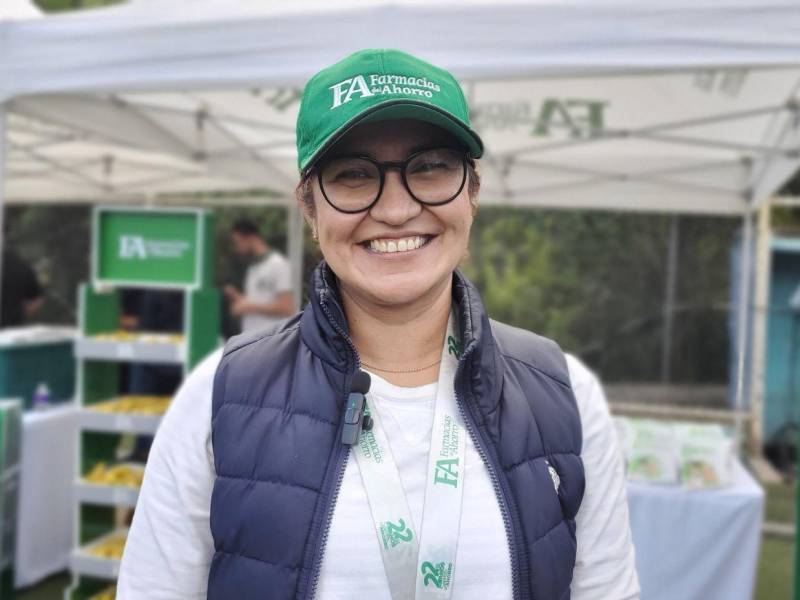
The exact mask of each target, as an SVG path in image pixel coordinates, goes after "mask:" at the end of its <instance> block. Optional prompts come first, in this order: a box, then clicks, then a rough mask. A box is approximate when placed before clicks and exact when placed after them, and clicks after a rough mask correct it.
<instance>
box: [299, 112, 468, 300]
mask: <svg viewBox="0 0 800 600" xmlns="http://www.w3.org/2000/svg"><path fill="white" fill-rule="evenodd" d="M436 147H454V140H453V138H452V137H451V136H450V135H449V134H447V133H446V132H445V131H443V130H441V129H439V128H438V127H435V126H433V125H429V124H428V123H424V122H421V121H410V120H399V121H381V122H377V123H367V124H364V125H360V126H358V127H356V128H354V129H353V131H351V132H350V133H348V134H347V135H346V136H345V137H344V138H343V139H342V140H341V141H340V142H338V143H337V144H336V146H335V147H334V148H332V149H331V151H330V152H329V153H328V155H327V156H326V159H328V158H330V157H336V156H349V155H360V156H368V157H370V158H373V159H375V160H377V161H402V160H405V159H406V158H407V157H408V156H409V155H411V154H413V153H414V152H415V151H417V150H419V149H421V148H436ZM312 182H313V194H314V213H315V214H313V215H312V214H310V213H309V211H308V210H306V218H307V219H308V220H309V221H310V222H311V224H312V227H314V229H315V230H316V231H317V234H318V236H319V245H320V249H321V250H322V254H323V256H324V257H325V260H326V261H327V262H328V264H329V265H330V267H331V269H333V272H334V273H336V275H337V277H338V278H339V283H340V288H341V290H342V293H343V295H345V296H347V297H349V298H350V299H352V300H354V301H356V302H358V303H359V304H360V305H362V306H364V303H367V304H368V305H374V306H380V307H400V306H404V305H411V304H414V303H418V302H424V301H425V300H426V299H433V298H436V297H438V296H439V295H440V294H442V293H445V292H447V291H449V289H450V282H451V277H452V273H453V270H454V269H455V268H456V267H457V266H458V264H459V262H460V261H461V259H462V258H463V257H464V255H465V253H466V251H467V243H468V240H469V231H470V227H471V226H472V206H471V204H470V198H469V192H468V185H467V184H465V185H464V187H463V189H462V190H461V192H460V193H459V194H458V196H456V198H455V199H454V200H453V201H452V202H449V203H447V204H444V205H441V206H425V205H422V204H420V203H419V202H417V201H416V200H414V198H412V197H411V195H410V194H409V193H408V191H407V190H406V188H405V186H404V185H403V183H402V180H401V176H400V173H399V171H398V170H397V169H389V170H388V171H387V172H386V180H385V183H384V187H383V191H382V193H381V196H380V199H379V200H378V202H377V203H376V204H374V205H373V206H372V207H371V208H370V209H369V210H367V211H364V212H360V213H355V214H346V213H342V212H339V211H337V210H336V209H334V208H333V207H332V206H331V205H330V204H328V203H327V202H326V201H325V199H324V197H323V195H322V191H321V190H320V187H319V182H318V181H317V178H316V177H312ZM326 189H327V188H326Z"/></svg>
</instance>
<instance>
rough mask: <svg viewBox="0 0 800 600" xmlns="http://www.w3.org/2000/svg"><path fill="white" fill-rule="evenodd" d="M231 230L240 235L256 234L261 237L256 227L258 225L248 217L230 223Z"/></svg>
mask: <svg viewBox="0 0 800 600" xmlns="http://www.w3.org/2000/svg"><path fill="white" fill-rule="evenodd" d="M231 231H232V232H233V233H239V234H241V235H257V236H259V237H261V231H260V230H259V229H258V225H256V224H255V223H253V222H252V221H251V220H250V219H237V220H236V222H234V224H233V225H231Z"/></svg>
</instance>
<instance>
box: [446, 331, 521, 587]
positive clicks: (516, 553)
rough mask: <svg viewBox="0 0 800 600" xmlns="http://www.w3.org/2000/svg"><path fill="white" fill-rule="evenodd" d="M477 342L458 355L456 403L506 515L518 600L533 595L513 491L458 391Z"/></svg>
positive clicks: (454, 386) (512, 577)
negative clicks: (525, 572)
mask: <svg viewBox="0 0 800 600" xmlns="http://www.w3.org/2000/svg"><path fill="white" fill-rule="evenodd" d="M474 347H475V344H474V343H473V344H470V346H469V347H468V348H465V349H464V351H463V353H462V355H461V356H460V357H459V361H458V368H457V369H456V375H455V380H454V382H453V384H454V385H453V393H454V395H455V399H456V404H457V405H458V409H459V411H460V412H461V417H462V418H463V419H464V423H465V424H466V426H467V431H468V432H469V435H470V437H471V438H472V442H473V443H474V444H475V448H476V449H477V451H478V454H479V455H480V457H481V459H482V460H483V463H484V464H485V465H486V467H487V469H488V471H489V478H490V479H491V481H492V486H493V487H494V493H495V495H496V496H497V503H498V505H499V506H500V514H501V515H502V517H503V524H504V525H505V529H506V539H507V541H508V553H509V558H510V559H511V593H512V597H513V598H514V599H515V600H523V599H527V598H529V597H530V593H529V591H528V590H527V584H525V588H526V590H525V593H524V594H523V592H522V586H523V582H527V578H523V577H522V576H521V575H522V574H521V572H520V564H519V562H520V561H519V557H520V554H521V553H520V547H519V544H518V541H517V538H516V537H515V535H514V531H515V527H514V523H515V520H514V519H513V517H512V515H511V510H512V509H511V507H510V506H509V500H508V499H509V498H510V492H509V490H507V489H505V488H504V487H503V484H502V482H501V480H500V477H499V475H498V469H499V465H498V464H497V461H495V460H494V459H493V458H490V456H489V452H488V451H487V450H486V446H485V444H484V441H483V438H482V437H481V435H480V434H479V432H478V426H477V423H476V422H475V417H474V415H473V413H472V411H471V410H466V409H465V407H464V404H463V403H462V401H461V398H460V396H459V394H458V381H459V379H460V378H461V373H462V370H463V368H464V365H465V364H466V359H467V356H468V355H469V354H471V353H472V350H473V348H474Z"/></svg>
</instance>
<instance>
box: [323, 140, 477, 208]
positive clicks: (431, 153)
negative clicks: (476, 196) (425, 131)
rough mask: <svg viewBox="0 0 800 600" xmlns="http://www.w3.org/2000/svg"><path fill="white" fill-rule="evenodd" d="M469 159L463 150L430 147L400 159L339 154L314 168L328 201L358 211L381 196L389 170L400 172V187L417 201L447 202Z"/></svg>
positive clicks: (462, 179)
mask: <svg viewBox="0 0 800 600" xmlns="http://www.w3.org/2000/svg"><path fill="white" fill-rule="evenodd" d="M469 160H470V157H469V153H468V152H465V151H463V150H456V149H454V148H433V149H430V150H421V151H420V152H415V153H414V154H412V155H411V156H409V157H408V158H406V159H405V160H401V161H385V162H380V161H377V160H374V159H372V158H370V157H368V156H342V157H337V158H333V159H331V160H329V161H326V162H324V163H323V164H322V165H321V166H319V167H318V168H317V169H316V171H317V179H318V181H319V187H320V190H322V195H323V196H324V197H325V200H327V202H328V204H330V205H331V206H332V207H333V208H335V209H336V210H338V211H340V212H343V213H358V212H363V211H365V210H369V209H370V208H372V207H373V206H374V205H375V203H376V202H377V201H378V199H379V198H380V197H381V192H382V191H383V185H384V182H385V181H386V171H387V170H389V169H398V170H399V171H400V178H401V180H402V181H403V186H405V188H406V190H407V191H408V193H409V194H410V195H411V197H412V198H414V200H416V201H417V202H419V203H420V204H425V205H427V206H440V205H442V204H447V203H448V202H451V201H452V200H454V199H455V198H456V196H458V195H459V194H460V193H461V190H463V189H464V183H465V182H466V180H467V163H468V162H469Z"/></svg>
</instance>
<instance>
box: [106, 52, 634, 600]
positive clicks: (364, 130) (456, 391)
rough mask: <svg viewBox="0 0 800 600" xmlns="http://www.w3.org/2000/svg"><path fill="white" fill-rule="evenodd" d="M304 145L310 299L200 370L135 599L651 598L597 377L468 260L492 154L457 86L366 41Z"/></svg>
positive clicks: (158, 470)
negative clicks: (488, 284)
mask: <svg viewBox="0 0 800 600" xmlns="http://www.w3.org/2000/svg"><path fill="white" fill-rule="evenodd" d="M297 134H298V138H297V143H298V156H299V167H300V171H301V181H300V184H299V186H298V200H299V202H300V203H301V206H302V208H303V211H304V214H305V217H306V220H307V222H308V223H309V225H310V227H311V228H312V231H313V233H314V236H315V238H316V239H317V240H318V242H319V245H320V249H321V251H322V254H323V256H324V259H325V260H324V262H323V263H321V264H320V265H319V266H318V268H317V269H316V271H315V273H314V276H313V278H312V282H311V288H310V292H309V296H310V300H309V303H308V305H307V306H306V308H305V310H304V311H303V312H302V313H301V314H299V315H298V316H296V317H294V318H292V319H290V320H289V321H287V322H285V323H284V324H283V325H281V326H280V327H278V328H277V329H273V330H271V331H264V332H260V333H258V334H256V335H248V336H247V337H244V336H241V337H239V338H235V339H234V340H232V341H231V342H230V343H229V344H228V346H227V347H226V349H225V352H224V355H222V356H221V357H220V354H219V353H218V354H216V355H214V356H212V357H210V358H209V359H208V360H206V361H205V362H204V363H203V364H202V365H201V366H199V367H198V369H197V370H196V371H195V372H194V373H193V374H192V375H191V376H190V377H189V379H188V380H187V381H186V382H185V384H184V386H183V388H182V389H181V391H180V392H179V393H178V395H177V397H176V399H175V401H174V402H173V406H172V407H171V409H170V411H169V413H168V414H167V416H166V417H165V419H164V422H163V423H162V426H161V428H160V430H159V433H158V436H157V437H156V440H155V442H154V445H153V451H152V454H151V457H150V461H149V463H148V467H147V474H146V476H145V481H144V485H143V486H142V490H141V495H140V498H139V504H138V506H137V509H136V514H135V517H134V520H133V524H132V527H131V531H130V535H129V538H128V543H127V547H126V551H125V556H124V558H123V563H122V569H121V573H120V578H119V592H118V594H119V596H118V597H119V598H123V599H129V598H131V599H132V598H148V599H156V598H202V597H206V595H207V596H208V597H209V598H223V599H234V598H235V599H247V598H320V599H328V598H370V599H373V598H374V599H378V598H386V599H388V598H393V599H398V598H424V597H437V598H449V597H452V598H481V599H484V598H492V599H494V598H525V599H527V598H534V599H536V600H559V599H562V598H569V597H570V591H571V594H572V596H571V597H572V598H573V599H575V598H580V599H587V598H598V599H600V598H602V599H604V600H612V599H613V600H621V599H628V598H636V597H638V584H637V581H636V574H635V570H634V562H633V549H632V545H631V541H630V533H629V529H628V522H627V505H626V500H625V488H624V477H623V469H622V464H621V460H620V457H619V452H618V449H617V442H616V438H615V434H614V431H613V427H612V424H611V420H610V417H609V415H608V410H607V408H606V406H605V401H604V399H603V396H602V391H601V390H600V387H599V385H598V383H597V381H596V379H595V378H594V376H593V375H592V374H591V373H590V372H589V371H588V370H587V369H586V368H585V367H583V366H582V365H581V364H580V363H579V362H578V361H577V360H575V359H573V358H571V357H566V358H565V357H564V355H563V354H562V353H561V351H560V350H559V349H558V347H557V346H556V345H555V344H554V343H552V342H550V341H549V340H545V339H544V338H540V337H538V336H536V335H534V334H532V333H529V332H525V331H522V330H517V329H514V328H511V327H509V326H506V325H502V324H500V323H496V322H490V321H489V319H488V317H487V315H486V314H485V311H484V309H483V307H482V305H481V302H480V299H479V297H478V293H477V291H476V289H475V288H474V287H473V286H472V284H470V282H469V281H467V280H466V279H465V278H464V276H463V275H461V274H460V273H459V272H458V271H457V270H456V268H457V266H458V264H459V262H460V261H461V260H462V258H463V257H464V255H465V253H466V251H467V242H468V239H469V231H470V226H471V224H472V219H473V215H474V211H475V207H476V203H477V194H478V190H479V178H478V175H477V173H476V171H475V159H477V158H479V157H480V156H481V154H482V151H483V147H482V142H481V140H480V138H479V136H478V135H477V134H476V133H475V132H474V131H473V130H472V129H471V128H470V125H469V117H468V109H467V105H466V101H465V99H464V96H463V94H462V92H461V88H460V87H459V85H458V82H457V81H456V80H455V79H454V78H453V77H452V76H451V75H450V74H449V73H447V72H446V71H443V70H442V69H438V68H436V67H434V66H432V65H430V64H427V63H425V62H423V61H421V60H419V59H417V58H414V57H412V56H409V55H407V54H404V53H401V52H398V51H393V50H365V51H362V52H358V53H356V54H354V55H351V56H349V57H347V58H346V59H344V60H343V61H341V62H339V63H337V64H335V65H333V66H331V67H329V68H327V69H325V70H323V71H321V72H320V73H318V74H317V75H316V76H314V77H313V78H312V79H311V80H310V81H309V83H308V85H307V86H306V89H305V91H304V95H303V100H302V103H301V107H300V113H299V116H298V123H297ZM367 390H369V391H367ZM584 487H585V491H584Z"/></svg>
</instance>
